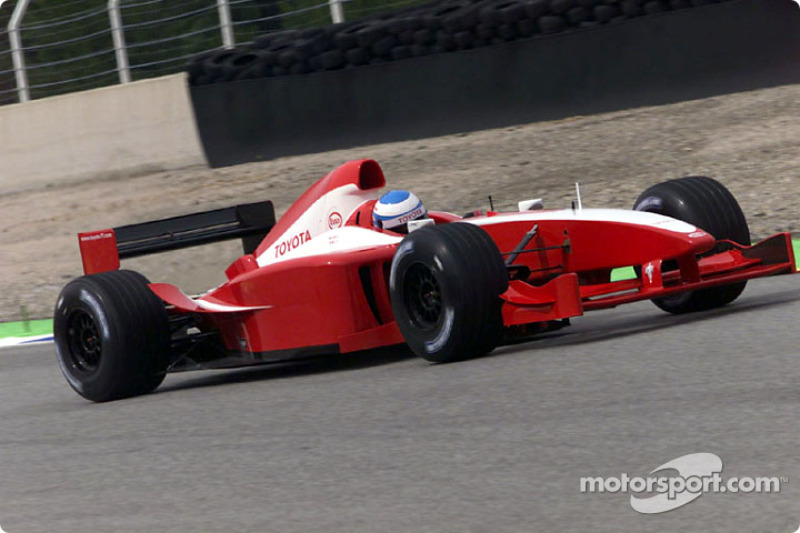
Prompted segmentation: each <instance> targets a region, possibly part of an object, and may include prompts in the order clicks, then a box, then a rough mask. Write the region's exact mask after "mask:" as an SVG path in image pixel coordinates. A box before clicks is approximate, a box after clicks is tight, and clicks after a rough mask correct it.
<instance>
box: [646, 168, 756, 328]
mask: <svg viewBox="0 0 800 533" xmlns="http://www.w3.org/2000/svg"><path fill="white" fill-rule="evenodd" d="M633 208H634V209H635V210H637V211H648V212H651V213H658V214H661V215H666V216H668V217H672V218H676V219H678V220H682V221H684V222H687V223H689V224H692V225H694V226H697V227H698V228H700V229H703V230H704V231H706V232H708V233H710V234H711V235H713V236H714V238H715V239H717V240H721V239H726V240H731V241H734V242H736V243H739V244H744V245H749V244H750V229H749V228H748V226H747V220H746V219H745V216H744V213H742V209H741V207H739V203H738V202H737V201H736V199H735V198H734V197H733V195H732V194H731V192H730V191H729V190H728V189H726V188H725V186H724V185H722V184H721V183H720V182H718V181H716V180H714V179H712V178H707V177H704V176H691V177H687V178H680V179H675V180H670V181H665V182H663V183H659V184H658V185H654V186H652V187H650V188H649V189H647V190H646V191H644V192H643V193H642V194H641V195H640V196H639V198H637V199H636V203H635V204H634V206H633ZM664 268H665V270H673V269H675V268H677V265H675V264H674V262H665V263H664ZM746 285H747V282H746V281H742V282H739V283H733V284H731V285H723V286H721V287H712V288H709V289H701V290H698V291H693V292H686V293H682V294H677V295H675V296H669V297H666V298H657V299H654V300H653V303H655V304H656V305H657V306H658V307H660V308H661V309H663V310H664V311H667V312H669V313H676V314H680V313H689V312H694V311H705V310H708V309H714V308H716V307H721V306H723V305H726V304H729V303H731V302H732V301H734V300H735V299H736V298H738V297H739V295H740V294H742V291H744V288H745V286H746Z"/></svg>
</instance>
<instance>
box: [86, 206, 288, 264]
mask: <svg viewBox="0 0 800 533" xmlns="http://www.w3.org/2000/svg"><path fill="white" fill-rule="evenodd" d="M274 225H275V209H274V207H273V206H272V202H270V201H266V202H255V203H250V204H242V205H237V206H234V207H227V208H224V209H215V210H212V211H203V212H201V213H194V214H191V215H183V216H178V217H172V218H166V219H163V220H154V221H150V222H142V223H140V224H131V225H129V226H120V227H118V228H111V229H104V230H99V231H89V232H85V233H79V234H78V241H79V244H80V249H81V259H82V260H83V271H84V273H85V274H87V275H88V274H96V273H98V272H107V271H109V270H117V269H118V268H119V261H120V259H124V258H127V257H137V256H141V255H149V254H154V253H158V252H166V251H170V250H178V249H180V248H188V247H191V246H199V245H201V244H209V243H213V242H219V241H225V240H230V239H242V249H243V250H244V253H245V254H250V253H253V252H254V251H255V249H256V248H257V247H258V245H259V244H260V243H261V241H262V240H263V239H264V237H265V236H266V235H267V233H269V230H270V229H272V227H273V226H274Z"/></svg>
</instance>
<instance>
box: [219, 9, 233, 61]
mask: <svg viewBox="0 0 800 533" xmlns="http://www.w3.org/2000/svg"><path fill="white" fill-rule="evenodd" d="M217 11H219V28H220V31H221V32H222V46H224V47H225V48H227V49H231V48H233V47H234V46H236V42H235V41H234V38H233V25H232V24H231V7H230V5H228V0H217Z"/></svg>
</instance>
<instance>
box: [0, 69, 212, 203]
mask: <svg viewBox="0 0 800 533" xmlns="http://www.w3.org/2000/svg"><path fill="white" fill-rule="evenodd" d="M201 164H205V156H204V155H203V150H202V147H201V145H200V141H199V138H198V135H197V128H196V127H195V121H194V116H193V112H192V108H191V105H190V102H189V94H188V88H187V81H186V74H176V75H173V76H166V77H163V78H157V79H152V80H143V81H137V82H133V83H128V84H125V85H115V86H112V87H104V88H102V89H95V90H90V91H85V92H79V93H72V94H67V95H63V96H55V97H52V98H44V99H41V100H33V101H31V102H27V103H24V104H14V105H7V106H2V107H0V194H7V193H11V192H15V191H20V190H28V189H33V188H40V187H45V186H47V185H48V184H52V183H56V182H58V183H65V182H69V181H79V180H83V179H92V178H110V177H111V178H113V177H117V176H119V177H124V176H130V175H133V174H137V173H141V172H150V171H158V170H168V169H175V168H183V167H187V166H193V165H201Z"/></svg>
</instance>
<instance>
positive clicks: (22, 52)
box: [0, 0, 428, 105]
mask: <svg viewBox="0 0 800 533" xmlns="http://www.w3.org/2000/svg"><path fill="white" fill-rule="evenodd" d="M424 1H428V0H424ZM424 1H423V0H388V1H386V0H261V1H258V0H169V1H168V2H164V1H162V0H17V1H16V2H13V1H8V2H5V3H3V2H0V105H2V104H8V103H15V102H26V101H28V100H30V99H32V98H41V97H45V96H53V95H56V94H63V93H68V92H74V91H80V90H85V89H91V88H95V87H102V86H106V85H112V84H115V83H128V82H130V81H135V80H141V79H146V78H152V77H157V76H163V75H166V74H172V73H175V72H179V71H182V70H184V69H185V67H186V63H187V62H188V61H189V60H190V59H191V58H192V57H194V56H196V55H197V54H202V53H205V52H209V51H212V50H215V49H224V48H233V47H235V46H239V45H245V44H248V43H250V42H252V41H253V39H255V37H257V36H258V35H262V34H265V33H269V32H275V31H282V30H286V29H301V28H309V27H315V26H323V25H327V24H331V23H343V22H345V21H352V20H357V19H359V18H362V17H364V16H366V15H370V14H374V13H376V12H380V11H384V10H391V9H395V8H398V7H403V6H408V5H414V4H421V3H424Z"/></svg>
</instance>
